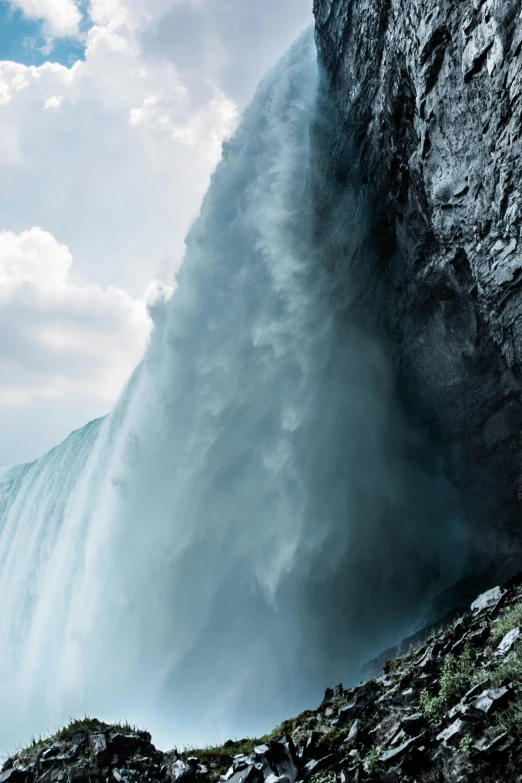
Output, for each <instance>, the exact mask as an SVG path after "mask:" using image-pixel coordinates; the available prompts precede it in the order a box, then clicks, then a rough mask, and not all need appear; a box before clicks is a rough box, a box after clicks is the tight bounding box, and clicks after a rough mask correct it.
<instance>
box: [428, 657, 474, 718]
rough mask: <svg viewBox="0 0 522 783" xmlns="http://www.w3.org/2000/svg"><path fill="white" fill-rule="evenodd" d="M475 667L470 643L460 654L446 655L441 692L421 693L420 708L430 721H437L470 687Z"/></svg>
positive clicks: (441, 677) (440, 680) (441, 679)
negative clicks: (456, 655)
mask: <svg viewBox="0 0 522 783" xmlns="http://www.w3.org/2000/svg"><path fill="white" fill-rule="evenodd" d="M474 668H475V666H474V656H473V652H472V650H471V648H470V646H469V645H466V646H465V647H464V650H463V651H462V653H461V655H460V656H458V657H455V656H454V655H448V656H447V657H446V659H445V660H444V664H443V666H442V672H441V675H440V679H439V692H438V693H436V694H431V693H429V691H427V690H423V691H422V693H421V694H420V699H419V706H420V710H421V712H422V713H423V715H424V717H425V718H426V720H427V721H428V722H429V723H436V722H437V720H438V719H439V718H440V716H441V714H442V712H443V711H444V710H445V709H447V708H448V707H450V706H451V705H452V702H455V701H457V699H459V698H460V697H461V696H462V695H463V694H464V693H465V692H466V691H467V690H468V689H469V687H470V684H471V681H472V678H473V675H474Z"/></svg>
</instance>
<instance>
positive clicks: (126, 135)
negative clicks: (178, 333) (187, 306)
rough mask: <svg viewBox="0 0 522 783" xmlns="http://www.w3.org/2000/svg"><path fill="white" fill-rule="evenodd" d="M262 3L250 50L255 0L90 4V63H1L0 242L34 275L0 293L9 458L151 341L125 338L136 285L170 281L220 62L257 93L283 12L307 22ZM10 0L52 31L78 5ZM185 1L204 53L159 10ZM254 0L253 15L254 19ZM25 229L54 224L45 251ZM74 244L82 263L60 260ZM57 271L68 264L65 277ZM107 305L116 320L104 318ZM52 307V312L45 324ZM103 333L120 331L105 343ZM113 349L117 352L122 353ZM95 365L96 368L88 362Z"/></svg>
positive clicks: (205, 164) (209, 131)
mask: <svg viewBox="0 0 522 783" xmlns="http://www.w3.org/2000/svg"><path fill="white" fill-rule="evenodd" d="M268 2H269V5H270V10H269V12H268V11H267V12H266V13H267V15H268V17H269V19H268V20H267V24H269V27H270V30H271V32H270V35H266V36H261V35H258V36H257V37H258V39H259V40H258V43H257V44H256V45H255V46H252V45H251V44H252V40H250V42H249V43H248V44H247V45H243V44H242V43H241V42H242V41H243V38H244V35H245V30H250V29H251V28H255V30H257V29H258V24H257V22H258V17H259V15H260V14H261V10H260V9H259V8H258V7H257V5H256V6H254V5H253V4H252V5H249V4H247V5H246V6H244V7H243V6H242V5H241V4H240V2H239V0H227V6H226V8H227V9H228V10H227V11H226V13H224V11H223V8H222V7H221V6H219V7H218V5H217V0H194V1H193V2H192V0H190V1H189V0H91V2H90V4H88V5H87V10H88V11H89V14H90V18H91V20H92V22H93V25H92V26H91V28H90V29H89V31H88V33H87V35H86V37H85V43H86V51H85V60H82V61H78V62H76V63H75V64H74V65H72V66H71V67H65V66H63V65H59V64H56V63H50V62H48V63H45V64H44V65H42V66H40V67H34V66H29V67H27V66H24V65H21V64H19V63H13V62H0V231H2V232H3V234H2V236H3V241H4V245H5V243H6V242H7V239H6V237H10V239H9V247H10V248H11V250H10V251H9V252H10V254H11V255H10V256H9V257H10V258H11V261H10V264H12V263H13V260H12V259H13V258H15V257H17V256H16V253H15V251H14V249H13V247H14V246H15V245H16V247H17V248H18V250H17V252H18V253H21V254H22V256H23V258H24V262H23V265H22V266H23V270H24V272H23V274H24V275H28V274H29V270H32V271H31V275H32V278H31V280H26V281H25V282H23V283H22V282H20V275H21V272H20V269H21V267H20V266H19V265H18V266H17V273H16V277H15V278H13V277H12V276H11V277H10V281H9V283H7V282H5V283H4V284H2V285H5V290H6V291H7V290H8V289H9V291H10V292H11V293H10V294H9V300H8V301H7V300H6V299H5V297H6V296H7V294H5V293H4V295H3V296H4V298H3V299H1V303H2V304H1V307H2V312H1V318H2V319H3V320H2V323H3V325H4V343H3V349H1V350H0V356H1V357H2V358H1V365H0V372H1V373H2V375H1V376H0V377H1V384H0V463H2V462H5V461H12V460H21V459H27V458H31V457H34V456H37V454H38V453H39V452H41V451H43V450H44V449H46V448H49V447H51V446H52V445H54V444H55V443H56V442H58V441H59V440H60V438H61V437H64V436H65V435H66V434H67V432H68V431H70V430H71V429H73V428H74V427H79V426H81V425H82V424H84V423H85V421H86V420H88V419H89V418H92V417H93V416H97V415H100V413H103V412H105V411H106V410H107V408H108V407H109V403H110V400H111V399H113V397H114V395H115V394H117V390H119V388H121V384H122V383H123V380H124V378H125V377H126V375H127V373H128V371H129V369H130V366H131V365H132V362H133V361H134V360H135V357H136V356H137V355H138V354H139V353H140V351H141V348H140V350H138V349H137V348H136V346H137V345H141V344H142V343H141V342H140V339H142V338H139V339H138V337H132V339H131V337H130V336H131V335H132V334H133V332H132V328H134V327H132V328H131V325H132V324H136V318H137V317H138V315H137V314H139V313H142V314H143V313H144V312H145V309H144V308H145V305H144V303H143V297H142V293H143V291H144V290H145V289H147V287H148V286H149V283H150V281H151V280H152V279H154V278H161V279H166V280H172V279H173V273H174V270H175V269H176V268H177V267H178V266H179V264H180V262H181V258H182V255H183V251H184V238H185V235H186V232H187V230H188V228H189V226H190V223H191V222H192V220H193V219H194V217H195V216H196V214H197V211H198V209H199V204H200V202H201V198H202V197H203V195H204V192H205V190H206V187H207V184H208V181H209V178H210V174H211V172H212V169H213V168H214V166H215V164H216V163H217V161H218V160H219V157H220V150H221V143H222V140H223V139H225V138H226V137H227V136H228V135H230V133H231V132H232V130H233V128H234V126H235V124H236V121H237V111H238V110H237V106H236V102H235V100H234V99H233V98H232V97H231V95H232V93H231V92H230V90H229V89H228V83H226V80H224V79H223V78H222V75H223V74H222V67H223V64H224V63H227V62H228V61H229V60H230V58H232V59H233V60H234V65H235V67H236V71H235V72H236V73H238V74H243V76H242V77H241V78H242V83H246V82H248V84H249V85H250V88H249V89H250V92H253V90H254V88H255V86H256V85H255V81H256V80H257V76H258V75H261V74H260V71H261V70H264V68H265V64H264V63H265V62H267V61H268V62H273V61H275V59H276V58H277V56H278V55H279V54H280V53H281V51H282V49H283V48H284V41H285V40H286V43H289V42H290V40H291V38H292V37H293V31H292V33H289V32H288V30H289V29H290V28H289V27H288V24H289V23H288V19H290V18H292V19H293V21H292V26H293V27H295V26H297V27H300V26H302V25H301V23H300V22H299V21H296V20H295V19H294V18H293V16H294V15H293V11H291V10H288V8H287V6H286V4H283V5H281V6H278V5H277V2H276V0H268ZM289 2H290V4H291V5H292V6H293V5H295V4H299V3H301V4H302V6H303V8H306V14H307V15H308V16H309V13H310V9H309V0H289ZM13 4H14V5H16V6H17V7H19V8H21V9H22V10H23V11H24V13H26V15H28V16H32V17H33V18H40V19H42V20H43V21H44V25H45V32H46V33H47V35H49V36H51V37H52V36H59V35H64V34H76V33H77V30H78V23H79V19H80V15H79V10H78V8H79V7H80V5H82V7H83V4H81V3H80V2H79V1H78V0H75V1H74V2H73V0H13ZM77 6H78V7H77ZM178 7H179V8H182V7H183V8H185V7H186V8H188V9H189V10H190V9H192V10H194V12H195V13H197V15H198V16H197V20H199V21H201V19H204V20H206V22H208V25H209V26H210V27H209V28H208V29H206V31H205V38H204V44H205V47H206V48H205V47H204V48H203V49H202V48H201V46H200V45H199V43H198V40H197V30H196V31H192V30H191V29H188V28H184V27H183V24H182V23H178V22H179V20H178V17H175V18H172V19H171V18H170V17H166V16H165V15H166V14H167V15H168V14H169V13H170V11H171V10H175V9H177V8H178ZM278 8H281V10H280V11H278V10H277V9H278ZM249 9H251V11H252V14H253V15H252V24H250V25H248V24H247V27H245V20H246V22H247V23H248V18H247V17H248V14H249ZM206 11H208V12H209V13H205V12H206ZM201 12H203V13H201ZM218 12H219V13H218ZM278 14H281V15H282V17H284V19H285V20H286V21H285V22H284V25H283V27H284V29H285V30H287V33H285V32H284V30H283V29H282V28H281V25H279V23H278V19H279V16H278ZM183 18H184V17H183V15H182V17H181V22H183ZM230 18H233V19H234V24H233V25H230V24H229V23H228V21H226V20H228V19H230ZM220 19H221V21H219V20H220ZM216 20H217V21H216ZM199 21H198V24H199ZM167 22H168V24H167ZM236 22H237V24H236ZM285 25H286V27H285ZM276 29H277V31H278V38H277V40H278V43H277V44H276V45H274V43H273V35H272V33H273V31H274V30H276ZM173 30H174V31H175V32H176V34H177V41H178V43H179V41H180V40H181V41H185V49H183V51H182V52H181V53H180V51H179V50H178V49H175V47H174V49H172V52H171V50H170V48H169V47H170V43H171V41H172V38H173ZM147 31H149V33H150V35H149V36H148V38H147V35H146V34H147ZM163 32H164V34H163V35H161V34H162V33H163ZM214 32H215V35H214ZM256 35H257V33H256ZM224 36H225V37H224ZM226 36H232V38H231V39H229V38H226ZM285 36H287V38H286V39H285ZM276 37H277V36H276ZM280 40H281V41H282V43H281V42H280ZM231 42H232V44H233V45H232V46H229V44H230V43H231ZM214 44H215V45H214ZM187 47H188V49H187ZM238 47H239V48H241V47H242V51H241V56H240V58H239V59H238V58H237V51H238ZM263 47H264V49H263V52H264V54H263V57H264V60H263V57H260V51H261V49H262V48H263ZM224 52H226V53H227V56H226V57H225V56H224ZM171 54H172V56H170V55H171ZM200 54H201V57H200ZM185 55H186V57H188V60H189V66H190V68H189V70H187V67H186V65H187V63H186V57H185ZM253 64H254V65H253ZM252 68H254V71H253V70H252ZM252 73H255V75H254V77H252V75H251V74H252ZM241 100H242V98H241ZM28 226H42V227H44V228H45V229H46V231H47V232H49V233H48V234H46V233H45V232H41V234H39V235H38V236H37V239H38V241H37V242H36V239H35V236H34V235H31V236H32V241H33V244H35V243H36V245H35V247H36V246H37V247H36V249H35V247H33V249H31V243H30V241H29V239H28V238H27V237H26V229H27V227H28ZM10 232H11V233H10ZM13 237H15V238H17V239H16V242H15V241H14V240H13ZM21 237H25V239H24V241H23V242H22V239H21ZM49 237H50V238H49ZM53 237H57V238H59V240H60V243H63V244H58V243H57V242H56V240H54V239H53ZM45 238H47V239H45ZM46 242H47V243H48V244H47V245H46ZM13 243H14V244H13ZM49 243H50V244H49ZM22 245H23V252H22ZM46 247H47V250H46ZM60 248H61V249H60ZM64 248H65V249H64ZM66 248H68V250H67V249H66ZM4 252H6V251H5V247H4ZM13 253H14V255H13ZM46 253H47V255H45V254H46ZM69 253H70V254H72V255H73V256H74V264H73V265H72V266H70V265H69V266H68V267H67V268H66V264H65V260H64V259H65V258H66V257H67V258H70V255H67V254H69ZM43 257H45V258H46V259H47V262H46V264H45V265H44V266H45V269H46V272H45V279H47V278H49V279H51V281H52V284H50V285H51V288H50V290H51V293H50V294H49V295H45V296H44V289H45V286H46V285H47V283H45V282H44V280H43V279H40V278H38V280H37V279H36V278H37V276H38V274H39V273H38V272H36V271H35V269H34V265H33V267H31V258H39V259H41V258H43ZM60 259H61V261H60ZM53 269H54V272H53V271H52V270H53ZM3 275H4V277H7V272H6V270H5V269H4V271H3ZM53 275H54V277H53ZM56 275H58V277H59V275H62V276H63V275H65V283H63V282H62V283H60V284H58V278H57V277H56ZM62 279H63V277H62ZM14 280H16V282H15V281H14ZM91 281H95V283H96V285H94V284H93V283H92V282H91ZM125 292H127V293H125ZM166 294H167V295H168V294H169V288H168V287H163V288H162V287H161V286H157V285H153V286H149V287H148V293H147V303H148V304H149V305H150V307H151V309H152V311H153V312H154V309H155V307H156V306H157V305H158V303H160V302H161V300H162V297H163V296H165V295H166ZM109 303H112V304H110V306H109ZM66 305H67V307H68V308H69V309H70V310H71V312H72V313H73V315H71V316H70V317H69V315H66V314H65V310H64V308H66ZM60 308H61V309H60ZM66 309H67V308H66ZM67 312H69V311H67ZM95 312H96V313H98V315H99V317H98V318H97V317H95V315H94V313H95ZM110 312H112V313H113V315H114V314H119V315H118V316H117V317H116V316H115V315H114V317H113V320H111V319H110V317H109V313H110ZM46 313H47V314H49V315H51V313H53V314H54V315H53V317H52V318H50V319H49V320H47V319H46V318H44V314H46ZM59 313H61V315H60V317H58V314H59ZM80 314H81V317H80ZM158 315H159V313H158ZM63 318H66V321H67V324H68V327H67V329H65V328H64V323H65V321H64V320H63ZM114 318H116V321H114ZM36 323H38V324H39V326H38V328H37V327H36V326H35V324H36ZM102 324H112V325H109V326H103V327H102ZM125 324H126V326H125ZM142 327H143V324H141V326H140V327H139V329H138V332H139V334H142V332H141V331H140V329H141V328H142ZM105 328H107V329H111V330H112V331H111V334H112V335H113V337H112V338H111V339H107V340H106V341H104V340H102V339H101V337H100V335H101V334H102V332H103V329H105ZM136 328H138V327H136ZM6 329H8V330H10V331H9V334H7V332H6V331H5V330H6ZM89 335H91V337H89ZM129 340H130V343H131V344H129ZM119 341H123V343H124V345H123V347H122V344H121V342H119ZM126 341H127V342H126ZM8 345H10V346H11V353H10V354H9V356H8V355H7V354H6V351H7V346H8ZM125 346H126V347H125ZM116 353H117V354H118V356H121V357H122V361H121V362H119V361H116V362H115V363H113V361H112V360H113V359H114V356H115V354H116ZM132 357H134V358H132ZM51 359H52V361H51ZM44 360H45V361H44ZM51 366H52V368H54V369H53V370H52V372H51V369H50V368H51ZM87 366H89V367H91V369H92V371H89V372H86V371H85V369H82V368H84V367H87Z"/></svg>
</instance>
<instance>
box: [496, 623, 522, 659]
mask: <svg viewBox="0 0 522 783" xmlns="http://www.w3.org/2000/svg"><path fill="white" fill-rule="evenodd" d="M519 637H520V628H512V629H511V631H508V632H507V634H506V635H505V636H504V638H503V639H502V641H501V642H500V644H499V646H498V647H497V649H496V653H497V655H502V656H504V655H507V654H508V653H509V652H511V650H512V649H513V647H514V645H515V644H516V642H517V641H518V639H519Z"/></svg>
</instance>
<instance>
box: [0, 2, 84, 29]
mask: <svg viewBox="0 0 522 783" xmlns="http://www.w3.org/2000/svg"><path fill="white" fill-rule="evenodd" d="M9 2H10V3H11V5H12V6H14V7H15V8H20V9H21V10H22V11H23V13H24V14H25V15H26V16H27V17H29V18H30V19H41V20H42V21H43V23H44V25H45V29H46V30H47V32H48V33H49V34H50V35H56V36H64V35H76V34H77V33H78V26H79V24H80V21H81V18H82V15H81V13H80V11H79V9H78V6H77V5H76V3H75V2H74V0H9Z"/></svg>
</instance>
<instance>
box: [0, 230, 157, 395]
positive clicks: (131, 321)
mask: <svg viewBox="0 0 522 783" xmlns="http://www.w3.org/2000/svg"><path fill="white" fill-rule="evenodd" d="M71 266H72V256H71V254H70V252H69V250H68V248H67V247H66V246H65V245H62V244H59V243H58V241H57V240H56V239H55V238H54V237H53V236H52V234H50V233H48V232H47V231H43V230H42V229H41V228H32V229H30V230H28V231H23V232H22V233H20V234H15V233H14V232H12V231H1V232H0V323H1V326H0V331H2V332H3V334H4V339H3V340H2V341H0V364H1V365H3V372H2V373H1V377H2V390H1V392H0V404H2V403H3V404H4V405H5V404H6V400H9V401H10V403H9V404H12V405H20V404H23V403H25V402H27V400H29V399H36V398H45V399H57V400H59V399H62V398H64V397H65V396H67V395H69V394H70V393H71V392H74V393H78V392H79V393H81V394H86V393H88V394H90V395H92V396H94V397H96V398H98V399H100V400H101V401H103V403H104V405H105V407H106V406H107V404H109V403H111V402H113V401H114V400H115V399H116V398H117V396H118V394H119V393H120V391H121V388H122V385H123V383H124V382H125V380H126V379H127V377H128V376H129V374H130V372H131V370H132V369H133V368H134V366H135V365H136V364H137V362H138V361H139V359H140V358H141V356H142V354H143V350H144V348H145V345H146V343H147V340H148V337H149V334H150V329H151V326H152V322H151V320H150V317H149V315H148V313H147V307H146V303H145V298H144V297H142V298H139V299H133V298H132V297H131V296H129V294H128V293H127V292H126V291H124V290H122V289H120V288H116V287H114V286H108V287H107V288H105V289H102V288H101V287H100V286H98V285H96V284H94V283H87V284H85V285H74V284H73V283H72V282H71V278H70V272H71ZM148 296H149V294H148ZM12 339H15V341H16V346H17V351H16V353H15V354H14V355H13V353H12V347H13V346H12ZM30 377H33V378H34V383H27V381H28V379H29V378H30ZM22 389H23V392H21V390H22Z"/></svg>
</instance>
